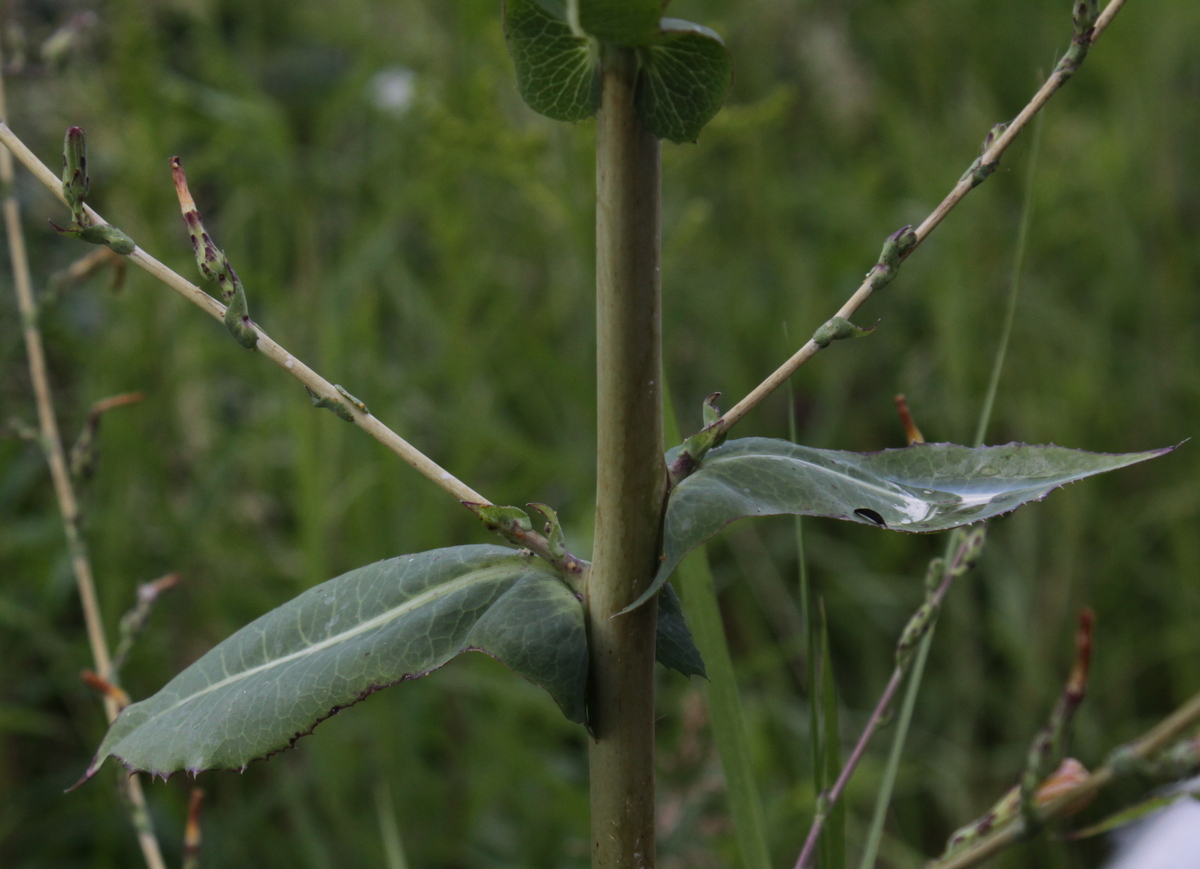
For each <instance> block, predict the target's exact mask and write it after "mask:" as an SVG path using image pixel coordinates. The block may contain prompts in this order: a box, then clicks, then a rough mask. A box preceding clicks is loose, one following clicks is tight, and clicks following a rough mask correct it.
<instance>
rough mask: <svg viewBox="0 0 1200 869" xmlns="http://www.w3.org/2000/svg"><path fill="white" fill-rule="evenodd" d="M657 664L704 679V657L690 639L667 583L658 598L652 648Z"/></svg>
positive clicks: (676, 599)
mask: <svg viewBox="0 0 1200 869" xmlns="http://www.w3.org/2000/svg"><path fill="white" fill-rule="evenodd" d="M654 651H655V657H656V658H657V659H658V663H660V664H662V665H663V666H664V667H666V668H667V669H669V670H678V671H679V672H680V673H682V674H683V675H685V676H703V677H705V678H708V673H707V672H705V669H704V659H703V658H701V657H700V650H699V649H697V648H696V644H695V642H693V641H692V632H691V631H690V630H688V626H687V622H685V621H684V620H683V606H682V604H680V602H679V595H677V594H675V589H673V588H671V583H669V582H668V583H667V584H666V585H664V586H663V590H662V595H661V596H660V597H659V599H658V638H657V642H656V644H655V647H654Z"/></svg>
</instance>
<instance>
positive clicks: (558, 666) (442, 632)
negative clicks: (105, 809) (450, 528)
mask: <svg viewBox="0 0 1200 869" xmlns="http://www.w3.org/2000/svg"><path fill="white" fill-rule="evenodd" d="M468 650H479V651H483V652H486V653H487V654H489V655H492V656H493V657H495V658H497V659H499V660H500V661H502V662H503V663H504V664H506V665H507V666H508V667H510V668H511V669H512V670H514V671H516V672H517V673H519V674H520V675H522V676H524V677H525V678H526V679H528V680H529V681H531V682H533V683H534V684H536V685H540V686H541V687H543V688H545V689H546V690H547V691H549V692H550V694H551V696H553V697H554V699H555V701H556V702H557V703H558V705H559V706H560V707H562V710H563V712H564V713H565V714H566V716H567V717H568V718H569V719H571V720H572V721H577V722H582V721H583V720H584V715H585V707H584V702H585V693H586V687H587V671H588V652H587V642H586V634H585V628H584V614H583V607H582V605H581V604H580V602H579V600H578V599H577V598H576V597H575V594H574V593H573V592H572V591H571V590H570V589H569V588H568V587H567V586H566V584H565V583H564V582H563V581H562V580H561V579H559V577H558V575H557V574H556V573H555V572H554V571H553V570H552V569H551V568H550V567H549V566H548V565H547V564H546V563H545V562H543V561H541V560H539V559H536V558H532V557H529V556H527V555H521V554H517V553H515V552H514V551H513V550H511V549H507V548H504V547H500V546H457V547H453V548H449V549H437V550H433V551H430V552H423V553H420V554H418V555H405V556H401V557H399V558H391V559H388V560H386V561H380V562H376V563H375V564H370V565H367V566H366V567H361V568H358V569H356V570H352V571H350V572H349V573H346V574H344V575H342V576H340V577H338V578H336V579H332V580H330V581H328V582H325V583H322V584H321V585H318V586H315V587H313V588H311V589H309V590H308V591H306V592H304V593H303V594H301V595H300V596H299V597H296V598H295V599H293V600H291V601H290V602H288V603H286V604H284V605H283V606H281V607H279V608H277V609H275V610H272V611H271V612H269V613H267V614H266V615H264V616H262V617H261V618H259V619H257V620H255V621H254V622H252V623H250V624H249V625H247V626H246V627H244V628H242V629H241V630H240V631H238V632H237V633H235V634H234V635H233V636H231V637H229V638H228V639H227V640H225V641H224V642H222V643H220V644H219V645H217V646H216V647H215V648H213V649H212V650H211V651H210V652H208V654H206V655H204V656H203V657H202V658H200V660H198V661H197V662H196V663H195V664H193V665H192V666H191V667H189V668H187V669H186V670H184V671H183V672H182V673H180V674H179V675H178V676H176V677H175V678H174V679H173V680H171V682H170V683H168V684H167V686H166V687H164V688H163V689H162V690H161V691H159V692H158V693H157V694H155V695H154V696H153V697H150V698H149V699H147V700H143V701H142V702H140V703H135V704H133V705H132V706H129V707H128V708H127V709H125V710H124V711H123V712H122V713H121V714H120V716H119V717H118V718H117V720H116V721H115V722H114V723H113V725H112V727H111V728H110V729H109V731H108V734H107V735H106V736H105V737H104V741H103V742H102V743H101V745H100V749H99V751H98V752H97V753H96V757H95V759H94V760H93V761H92V764H91V766H90V767H89V768H88V772H87V775H88V776H89V777H90V776H91V775H92V774H94V773H95V772H96V770H97V769H98V768H99V767H100V765H101V764H102V763H103V762H104V760H105V759H106V758H108V757H110V756H111V757H116V758H117V759H118V760H120V761H121V762H122V763H124V764H125V765H126V766H127V767H129V768H130V769H136V770H143V771H146V772H150V773H154V774H160V775H167V774H170V773H172V772H176V771H179V770H187V771H190V772H197V771H199V770H203V769H213V768H220V769H230V768H232V769H238V768H242V767H245V766H246V764H248V763H249V762H250V761H252V760H255V759H257V758H262V757H265V756H267V755H269V754H272V753H274V752H276V751H279V750H281V749H284V748H287V747H289V746H290V745H291V744H292V743H293V742H295V741H296V739H298V738H299V737H301V736H304V735H305V734H307V733H309V732H311V731H312V729H313V728H314V727H315V726H316V725H317V724H318V723H320V722H321V721H323V720H324V719H326V718H328V717H329V716H331V715H333V714H334V713H335V712H337V711H338V710H340V709H342V708H343V707H345V706H349V705H351V704H353V703H356V702H357V701H359V700H361V699H363V698H364V697H366V696H367V695H368V694H371V693H372V692H374V691H377V690H379V689H380V688H385V687H387V686H389V685H394V684H396V683H397V682H403V681H405V680H408V679H416V678H419V677H421V676H424V675H426V674H428V673H429V672H431V671H432V670H435V669H437V668H438V667H440V666H442V665H443V664H445V663H446V662H447V661H449V660H450V659H451V658H453V657H455V656H456V655H459V654H461V653H462V652H465V651H468Z"/></svg>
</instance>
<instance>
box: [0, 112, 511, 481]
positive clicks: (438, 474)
mask: <svg viewBox="0 0 1200 869" xmlns="http://www.w3.org/2000/svg"><path fill="white" fill-rule="evenodd" d="M0 143H3V144H4V145H5V146H6V148H7V149H8V150H9V151H11V152H12V154H13V155H14V156H15V157H16V158H17V159H18V160H19V161H20V162H21V163H22V164H23V165H24V166H25V168H26V169H28V170H29V171H30V172H32V173H33V175H34V177H35V178H37V180H38V181H40V182H41V183H42V184H43V185H45V186H46V187H47V188H48V189H49V190H50V192H52V193H53V194H54V195H55V196H57V197H58V199H59V200H60V201H61V202H63V203H64V204H66V199H65V198H64V197H63V194H62V183H61V181H60V180H59V178H58V177H57V176H55V174H54V173H53V172H51V171H50V169H49V168H47V167H46V165H45V164H44V163H42V161H41V160H39V159H38V158H37V155H35V154H34V153H33V152H32V151H30V150H29V148H28V147H26V145H25V143H23V142H22V141H21V140H20V139H18V138H17V136H16V134H14V133H13V131H12V130H11V129H10V128H9V127H8V125H7V124H3V123H0ZM6 156H7V154H6ZM84 211H85V212H86V213H87V215H88V217H90V218H91V220H92V222H93V223H106V222H107V221H105V220H104V218H102V217H101V216H100V215H99V214H97V213H96V212H95V211H94V210H93V209H92V208H91V207H90V206H88V205H85V206H84ZM128 259H130V260H131V261H132V262H133V263H135V264H136V265H137V266H139V267H140V268H142V269H144V270H145V271H147V272H149V273H150V274H151V275H153V276H154V277H156V278H158V279H159V280H160V281H162V282H163V283H164V284H166V285H167V286H168V287H170V288H171V289H172V290H174V291H175V292H177V293H179V295H181V296H183V297H184V298H185V299H187V300H188V301H189V302H191V303H192V304H194V305H196V306H197V307H198V308H200V309H202V310H203V311H205V312H206V313H207V314H208V315H209V316H210V317H212V318H214V319H216V320H223V319H224V317H225V306H224V305H223V304H221V303H220V302H219V301H217V300H216V299H214V298H213V297H212V296H210V295H209V294H208V293H206V292H204V290H202V289H200V287H198V286H196V285H195V284H193V283H192V282H191V281H189V280H187V279H186V278H184V277H183V276H182V275H180V274H179V273H177V272H175V271H173V270H172V269H170V268H168V267H167V266H165V265H164V264H163V263H161V262H159V261H158V260H157V259H155V258H154V257H152V256H151V255H150V254H148V253H146V251H144V250H142V249H141V248H140V247H139V248H137V249H136V250H134V252H133V253H131V254H130V255H129V257H128ZM254 328H255V329H256V330H257V332H258V336H259V337H258V345H257V347H256V348H255V349H257V350H258V351H259V352H260V353H262V354H263V355H264V356H266V357H267V358H269V359H270V360H271V361H272V362H274V363H275V364H276V365H278V366H280V367H281V368H283V369H285V370H286V371H287V372H288V373H289V374H291V375H292V376H293V377H295V378H296V379H297V380H299V381H300V382H301V383H303V384H304V385H305V386H307V387H308V388H309V389H311V390H312V391H313V392H314V393H316V394H317V396H318V397H320V398H328V399H332V400H334V401H341V400H342V395H341V393H339V392H338V391H337V389H336V388H335V387H334V385H333V384H332V383H330V382H329V381H328V380H326V379H325V378H324V377H322V376H321V375H319V374H317V372H315V371H313V370H312V369H311V368H309V367H308V366H307V365H305V364H304V363H303V362H301V361H300V360H299V359H297V358H296V357H295V356H293V355H292V354H291V353H290V352H288V350H287V349H286V348H284V347H282V346H280V345H279V344H278V343H277V342H276V341H274V340H272V339H271V338H270V337H269V336H268V335H267V334H266V332H264V331H263V328H262V326H260V325H258V324H257V323H255V324H254ZM347 410H349V412H350V414H351V415H352V416H353V417H354V424H355V425H357V426H358V427H359V428H361V429H363V431H365V432H366V433H367V434H369V435H371V437H373V438H375V440H377V441H379V442H380V443H381V444H383V445H384V446H385V447H387V448H388V449H390V450H391V451H392V452H394V453H395V454H396V455H398V456H400V458H402V459H404V461H406V462H408V464H409V465H411V466H412V467H413V468H415V469H416V471H417V472H418V473H420V474H422V475H423V476H425V477H426V478H428V479H429V480H432V481H433V482H434V483H435V484H436V485H437V486H438V487H439V488H441V489H442V490H444V491H446V492H448V493H449V494H451V495H453V496H454V498H455V499H456V500H459V501H473V502H476V503H482V504H490V503H491V502H490V501H488V499H487V498H485V497H483V496H482V495H480V494H479V493H478V492H476V491H475V490H474V489H472V488H471V487H470V486H468V485H466V484H465V483H463V482H462V481H461V480H459V479H458V478H456V477H455V476H454V475H453V474H451V473H450V472H449V471H447V470H445V469H444V468H442V467H441V466H440V465H438V464H437V463H436V462H434V461H433V460H432V459H430V458H429V457H428V456H426V455H425V454H424V453H422V452H421V451H420V450H418V449H417V448H416V447H414V446H413V445H412V444H410V443H409V442H408V441H406V440H405V439H404V438H402V437H400V435H398V434H396V433H395V432H394V431H392V430H391V429H390V428H388V427H387V426H386V425H384V424H383V423H382V422H380V421H379V420H378V419H376V418H375V417H374V416H372V415H371V414H370V413H369V412H364V411H362V410H360V409H359V408H357V407H353V406H350V405H349V404H348V403H347Z"/></svg>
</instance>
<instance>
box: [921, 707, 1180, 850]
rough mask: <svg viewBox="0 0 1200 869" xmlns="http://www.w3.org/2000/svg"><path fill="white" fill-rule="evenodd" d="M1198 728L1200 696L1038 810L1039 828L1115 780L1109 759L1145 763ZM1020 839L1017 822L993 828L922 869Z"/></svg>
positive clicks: (1021, 824)
mask: <svg viewBox="0 0 1200 869" xmlns="http://www.w3.org/2000/svg"><path fill="white" fill-rule="evenodd" d="M1198 725H1200V694H1196V695H1194V696H1193V697H1192V698H1191V699H1190V700H1188V702H1187V703H1185V704H1184V705H1183V706H1180V707H1179V708H1178V709H1176V710H1175V711H1174V712H1173V713H1171V714H1170V715H1169V716H1167V717H1166V718H1164V719H1163V720H1162V721H1160V722H1159V723H1158V724H1156V725H1155V726H1154V727H1152V728H1151V729H1150V730H1148V731H1147V732H1146V733H1145V734H1144V735H1143V736H1142V737H1141V738H1139V739H1137V740H1136V741H1135V742H1133V743H1131V744H1129V745H1128V746H1127V747H1126V748H1124V749H1121V750H1118V751H1117V752H1114V753H1113V755H1110V760H1109V761H1108V763H1106V764H1104V766H1102V767H1100V769H1098V770H1096V771H1095V772H1094V773H1092V774H1091V775H1090V776H1088V778H1086V779H1085V780H1084V781H1082V782H1080V783H1079V784H1078V785H1076V786H1075V787H1073V788H1070V789H1069V790H1066V791H1063V793H1062V795H1061V796H1059V797H1057V798H1056V799H1054V800H1053V801H1052V802H1050V803H1047V804H1046V805H1045V806H1044V807H1042V808H1040V809H1039V810H1038V812H1037V815H1036V817H1037V821H1038V822H1039V824H1044V823H1046V822H1047V821H1051V820H1054V819H1056V818H1062V817H1065V816H1067V815H1069V814H1071V811H1072V809H1074V808H1077V807H1078V806H1079V804H1080V803H1081V802H1083V801H1084V800H1087V799H1090V798H1091V797H1092V796H1093V795H1095V794H1096V793H1098V792H1099V791H1100V790H1102V789H1103V788H1105V787H1107V786H1108V785H1109V784H1111V783H1112V782H1113V781H1114V780H1115V779H1117V778H1119V775H1118V769H1117V768H1115V767H1114V762H1113V760H1112V758H1113V757H1115V756H1118V755H1119V756H1121V757H1122V758H1123V759H1124V760H1125V761H1140V760H1148V759H1150V758H1152V757H1154V756H1155V755H1156V754H1158V753H1159V752H1161V751H1162V750H1163V749H1165V748H1167V747H1168V746H1169V745H1170V744H1171V743H1173V742H1174V741H1175V740H1176V739H1178V738H1179V737H1181V736H1183V735H1184V734H1185V733H1187V732H1188V731H1189V730H1192V729H1193V728H1195V727H1196V726H1198ZM1024 837H1025V824H1024V822H1023V820H1022V819H1021V818H1017V819H1015V820H1013V821H1012V822H1010V823H1009V824H1007V825H1005V826H1003V827H999V828H997V829H996V830H994V831H993V832H991V833H989V834H988V835H987V836H985V837H984V838H982V839H980V840H979V841H977V842H975V843H974V844H973V845H969V846H967V847H964V848H963V849H962V850H961V851H956V852H955V853H954V854H950V855H948V856H945V857H940V858H938V859H937V860H933V861H931V862H929V863H927V864H926V865H925V869H967V867H970V866H977V865H978V864H980V863H982V862H983V861H984V860H987V859H988V858H990V857H994V856H995V855H996V854H999V853H1000V852H1001V851H1003V850H1004V849H1005V848H1010V847H1012V846H1013V845H1015V844H1017V843H1018V842H1020V841H1022V840H1023V839H1024Z"/></svg>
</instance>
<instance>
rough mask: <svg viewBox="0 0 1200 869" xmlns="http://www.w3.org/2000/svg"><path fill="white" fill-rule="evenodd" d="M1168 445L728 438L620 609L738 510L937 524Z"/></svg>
mask: <svg viewBox="0 0 1200 869" xmlns="http://www.w3.org/2000/svg"><path fill="white" fill-rule="evenodd" d="M1173 449H1175V448H1174V447H1167V448H1166V449H1160V450H1152V451H1150V452H1144V453H1126V454H1119V455H1114V454H1109V453H1089V452H1085V451H1083V450H1072V449H1067V448H1065V447H1057V446H1053V445H1050V446H1030V445H1027V444H1007V445H1005V446H996V447H978V448H975V449H972V448H970V447H962V446H956V445H954V444H914V445H913V446H910V447H906V448H904V449H892V450H882V451H880V452H874V453H853V452H845V451H841V450H820V449H815V448H812V447H804V446H799V445H797V444H793V443H791V442H789V441H782V440H772V439H769V438H745V439H742V440H735V441H729V442H728V443H726V444H724V445H723V446H721V447H717V448H716V449H713V450H711V451H710V452H709V453H708V455H707V456H706V457H705V459H704V461H703V462H702V463H701V465H700V468H699V470H697V471H696V472H695V473H694V474H692V475H691V476H690V477H688V478H687V479H685V480H684V481H683V482H682V483H680V484H679V486H677V487H676V488H675V490H674V491H673V492H672V493H671V497H670V500H669V501H668V503H667V515H666V521H665V525H664V531H663V535H664V541H663V546H664V556H665V557H664V560H663V562H662V565H661V566H660V568H659V571H658V574H657V576H656V577H655V579H654V583H653V584H652V585H651V586H650V588H649V589H648V590H647V591H646V593H645V594H643V595H642V596H641V597H640V598H638V600H637V601H635V602H634V603H633V604H632V605H631V606H630V607H628V609H627V610H626V611H628V610H632V609H635V608H636V607H638V606H641V605H642V604H643V603H645V601H647V600H649V599H650V597H651V596H653V595H654V593H656V592H657V591H658V589H659V588H660V587H661V586H662V584H663V583H664V582H666V580H667V577H669V576H670V575H671V572H672V571H673V570H674V569H675V567H676V565H678V564H679V562H680V561H681V560H682V559H683V557H684V556H685V555H687V554H688V553H689V552H691V551H692V550H693V549H695V548H696V547H697V546H699V545H700V544H701V543H703V542H704V541H706V540H708V539H710V538H711V537H713V536H714V535H716V534H717V532H719V531H720V530H721V529H722V528H724V527H725V526H726V525H728V524H730V523H731V522H735V521H737V520H738V519H743V518H746V517H749V516H776V515H780V514H785V513H786V514H793V515H803V516H825V517H829V518H833V519H846V520H849V521H851V522H859V523H861V524H864V525H880V524H881V523H882V526H883V527H887V528H890V529H893V530H897V531H922V532H923V531H944V530H946V529H949V528H955V527H958V526H960V525H967V524H970V523H972V522H979V521H981V520H983V519H989V518H991V517H993V516H999V515H1000V514H1002V513H1008V512H1009V511H1011V510H1015V509H1016V508H1017V507H1019V506H1021V505H1022V504H1025V503H1028V502H1030V501H1040V500H1041V499H1042V498H1044V497H1046V495H1047V494H1049V493H1050V492H1051V491H1052V490H1054V489H1056V488H1058V487H1059V486H1062V485H1065V484H1066V483H1071V482H1074V481H1076V480H1081V479H1083V478H1084V477H1090V476H1092V475H1093V474H1100V473H1103V472H1105V471H1113V470H1116V469H1118V468H1123V467H1126V466H1128V465H1132V464H1136V463H1137V462H1142V461H1145V460H1146V459H1152V458H1155V457H1156V456H1161V455H1164V454H1166V453H1168V452H1170V451H1171V450H1173ZM670 459H671V455H670V454H668V462H670ZM876 520H878V521H876Z"/></svg>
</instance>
